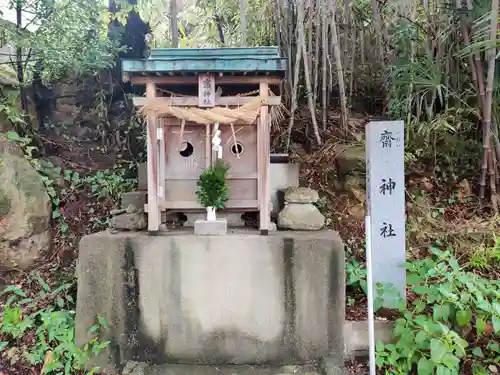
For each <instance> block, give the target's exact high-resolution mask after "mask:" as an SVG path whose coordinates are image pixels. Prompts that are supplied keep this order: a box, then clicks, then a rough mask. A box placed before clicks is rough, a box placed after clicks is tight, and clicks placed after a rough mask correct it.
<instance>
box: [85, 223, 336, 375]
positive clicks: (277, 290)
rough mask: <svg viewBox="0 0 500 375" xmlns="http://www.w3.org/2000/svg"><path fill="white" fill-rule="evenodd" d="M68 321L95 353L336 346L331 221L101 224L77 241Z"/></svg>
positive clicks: (162, 358)
mask: <svg viewBox="0 0 500 375" xmlns="http://www.w3.org/2000/svg"><path fill="white" fill-rule="evenodd" d="M77 275H78V296H77V312H76V331H77V341H78V343H82V342H85V340H86V339H88V337H89V336H87V329H88V328H89V324H92V322H94V320H95V318H96V316H97V315H101V316H103V317H104V318H105V319H106V321H107V322H108V324H109V327H110V329H109V330H105V331H103V332H101V339H102V340H113V341H114V342H115V344H113V345H112V346H111V347H110V349H109V350H107V351H106V352H105V353H102V355H101V356H100V357H99V358H98V359H97V360H96V361H95V362H94V364H96V365H101V366H102V367H104V368H106V369H108V370H109V372H110V373H113V371H115V370H116V368H117V367H118V365H119V363H120V362H122V363H124V362H126V361H130V360H136V361H153V362H154V363H159V364H161V363H176V362H177V363H187V364H224V363H232V364H276V365H283V364H300V363H304V362H307V361H311V360H315V359H317V358H319V357H322V356H325V355H329V356H331V357H332V358H336V359H338V360H339V362H342V360H343V355H344V330H343V325H344V316H345V270H344V249H343V245H342V242H341V240H340V238H339V237H338V235H337V234H336V233H335V232H332V231H320V232H311V233H308V232H291V231H290V232H289V231H287V232H276V233H270V234H269V236H261V235H260V234H259V233H258V232H256V231H245V230H234V231H231V232H228V234H227V235H226V236H206V237H205V236H195V235H194V234H192V232H191V233H190V234H189V232H188V231H187V230H185V231H171V232H167V233H164V234H161V235H159V236H156V237H151V236H148V235H147V234H146V233H141V232H118V233H116V234H111V233H109V232H101V233H97V234H93V235H89V236H85V237H84V238H82V240H81V241H80V251H79V258H78V270H77Z"/></svg>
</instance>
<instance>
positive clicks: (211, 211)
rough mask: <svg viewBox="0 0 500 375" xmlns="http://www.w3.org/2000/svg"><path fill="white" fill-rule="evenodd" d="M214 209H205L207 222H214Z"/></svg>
mask: <svg viewBox="0 0 500 375" xmlns="http://www.w3.org/2000/svg"><path fill="white" fill-rule="evenodd" d="M215 220H216V216H215V207H207V221H215Z"/></svg>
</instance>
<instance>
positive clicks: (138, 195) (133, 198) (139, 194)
mask: <svg viewBox="0 0 500 375" xmlns="http://www.w3.org/2000/svg"><path fill="white" fill-rule="evenodd" d="M120 203H121V204H120V206H121V208H125V209H126V208H128V207H129V206H134V207H135V208H136V209H139V210H143V209H144V205H145V204H146V192H145V191H130V192H128V193H123V194H122V196H121V202H120Z"/></svg>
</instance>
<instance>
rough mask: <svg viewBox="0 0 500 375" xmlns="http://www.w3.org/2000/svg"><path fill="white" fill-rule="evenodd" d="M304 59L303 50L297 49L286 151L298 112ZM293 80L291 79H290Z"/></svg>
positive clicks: (288, 147)
mask: <svg viewBox="0 0 500 375" xmlns="http://www.w3.org/2000/svg"><path fill="white" fill-rule="evenodd" d="M301 58H302V49H301V48H299V47H297V50H296V54H295V70H294V74H293V80H292V79H290V81H291V82H290V84H291V85H293V86H292V87H293V88H292V98H291V108H290V120H289V122H288V129H287V142H286V149H287V150H289V149H290V141H291V139H292V129H293V124H294V121H295V111H296V110H297V90H298V87H299V77H300V60H301ZM290 78H291V77H290Z"/></svg>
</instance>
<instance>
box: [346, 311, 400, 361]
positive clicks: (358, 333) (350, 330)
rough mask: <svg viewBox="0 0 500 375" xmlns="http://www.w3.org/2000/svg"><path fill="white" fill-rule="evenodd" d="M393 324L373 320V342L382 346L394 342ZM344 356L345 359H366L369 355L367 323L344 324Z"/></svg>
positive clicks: (348, 322)
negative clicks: (380, 343) (381, 343)
mask: <svg viewBox="0 0 500 375" xmlns="http://www.w3.org/2000/svg"><path fill="white" fill-rule="evenodd" d="M393 330H394V322H391V321H389V320H375V342H378V341H379V340H380V341H382V342H383V343H384V344H391V343H393V342H394V338H393ZM344 336H345V338H346V340H345V355H346V357H347V358H358V357H366V356H368V355H369V349H370V348H369V344H368V343H369V340H368V322H367V321H360V322H354V321H346V322H345V324H344Z"/></svg>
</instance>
